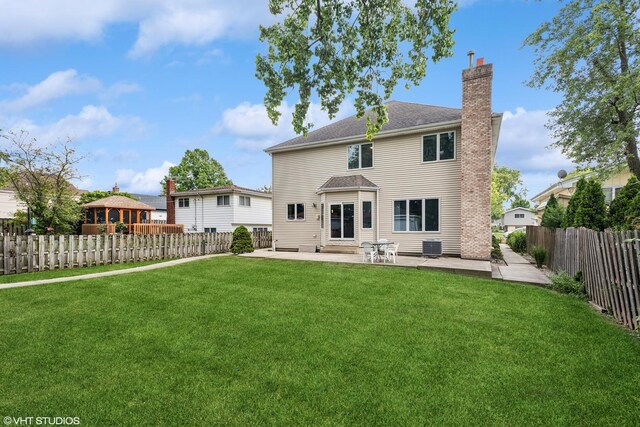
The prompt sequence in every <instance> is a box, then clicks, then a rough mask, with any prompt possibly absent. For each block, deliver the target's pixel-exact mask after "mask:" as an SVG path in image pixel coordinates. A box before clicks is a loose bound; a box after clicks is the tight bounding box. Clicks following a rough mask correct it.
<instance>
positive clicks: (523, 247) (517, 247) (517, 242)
mask: <svg viewBox="0 0 640 427" xmlns="http://www.w3.org/2000/svg"><path fill="white" fill-rule="evenodd" d="M507 245H509V247H510V248H511V249H513V250H514V251H516V252H518V253H520V254H521V253H524V252H526V251H527V235H526V233H525V232H524V231H514V232H513V233H511V234H509V237H507Z"/></svg>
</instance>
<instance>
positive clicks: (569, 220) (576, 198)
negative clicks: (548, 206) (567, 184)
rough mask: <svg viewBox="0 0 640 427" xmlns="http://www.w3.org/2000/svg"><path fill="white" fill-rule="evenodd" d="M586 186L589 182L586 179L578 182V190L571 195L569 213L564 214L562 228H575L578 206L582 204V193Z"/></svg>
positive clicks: (568, 206)
mask: <svg viewBox="0 0 640 427" xmlns="http://www.w3.org/2000/svg"><path fill="white" fill-rule="evenodd" d="M586 185H587V180H586V179H585V178H584V177H582V178H580V179H579V180H578V183H577V184H576V190H575V191H574V193H573V194H572V195H571V199H569V204H568V205H567V211H566V212H565V214H564V219H563V221H562V226H563V227H564V228H567V227H573V224H574V221H575V216H576V209H578V205H579V204H580V197H582V193H583V191H584V188H585V187H586Z"/></svg>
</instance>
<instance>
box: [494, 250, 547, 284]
mask: <svg viewBox="0 0 640 427" xmlns="http://www.w3.org/2000/svg"><path fill="white" fill-rule="evenodd" d="M500 249H501V250H502V255H504V261H505V263H506V264H507V265H494V266H493V267H494V268H493V278H494V279H502V280H508V281H510V282H524V283H533V284H536V285H548V284H549V283H550V281H549V278H548V277H547V275H546V274H544V273H543V272H542V271H540V270H539V269H538V268H537V267H536V266H535V265H533V264H531V263H530V262H529V261H527V260H526V259H525V258H524V257H522V256H521V255H518V254H517V253H515V252H514V251H512V250H511V248H510V247H509V246H508V245H505V244H500Z"/></svg>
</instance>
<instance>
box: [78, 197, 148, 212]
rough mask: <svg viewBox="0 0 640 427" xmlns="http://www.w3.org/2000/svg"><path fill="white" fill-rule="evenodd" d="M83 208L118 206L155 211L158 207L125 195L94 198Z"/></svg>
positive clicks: (119, 207)
mask: <svg viewBox="0 0 640 427" xmlns="http://www.w3.org/2000/svg"><path fill="white" fill-rule="evenodd" d="M82 207H83V208H117V209H136V210H141V211H155V210H156V208H154V207H153V206H149V205H147V204H146V203H142V202H139V201H137V200H133V199H130V198H128V197H125V196H109V197H105V198H103V199H98V200H94V201H93V202H89V203H85V204H84V205H82Z"/></svg>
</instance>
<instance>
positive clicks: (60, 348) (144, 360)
mask: <svg viewBox="0 0 640 427" xmlns="http://www.w3.org/2000/svg"><path fill="white" fill-rule="evenodd" d="M0 348H1V349H2V350H1V353H0V416H3V417H4V416H14V417H18V416H23V417H24V416H34V417H36V416H71V417H76V416H77V417H80V419H81V425H83V426H86V425H166V424H169V425H194V424H195V425H210V424H225V425H226V424H232V425H243V426H244V425H255V424H261V425H262V424H271V425H328V424H331V425H334V424H338V425H354V424H355V425H363V426H372V425H424V424H437V425H441V424H447V425H496V424H497V425H509V426H512V425H536V424H537V425H554V426H555V425H594V426H595V425H597V426H601V425H616V426H623V425H629V426H637V425H640V340H639V339H638V338H637V337H636V336H634V335H633V334H632V333H630V332H627V331H625V330H624V329H622V328H621V327H618V326H616V325H614V324H612V323H611V322H610V321H609V320H607V319H606V318H604V317H602V316H600V315H598V314H597V313H595V312H594V311H592V310H591V309H590V308H589V307H588V306H587V304H586V303H585V302H583V301H580V300H578V299H575V298H572V297H568V296H565V295H560V294H556V293H553V292H551V291H547V290H544V289H540V288H537V287H528V286H522V285H510V284H505V283H502V282H495V281H490V280H481V279H476V278H469V277H464V276H456V275H451V274H445V273H431V272H427V271H419V270H415V269H404V268H385V267H372V266H364V265H337V264H325V263H305V262H294V261H277V260H259V259H244V258H236V257H220V258H215V259H211V260H206V261H198V262H193V263H189V264H184V265H180V266H176V267H171V268H166V269H159V270H154V271H149V272H144V273H136V274H130V275H125V276H115V277H106V278H103V279H99V280H95V281H91V282H89V281H83V282H70V283H62V284H52V285H42V286H35V287H26V288H17V289H8V290H4V291H0Z"/></svg>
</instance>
